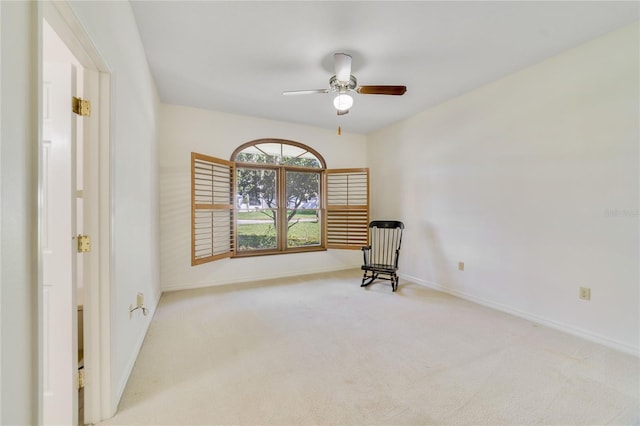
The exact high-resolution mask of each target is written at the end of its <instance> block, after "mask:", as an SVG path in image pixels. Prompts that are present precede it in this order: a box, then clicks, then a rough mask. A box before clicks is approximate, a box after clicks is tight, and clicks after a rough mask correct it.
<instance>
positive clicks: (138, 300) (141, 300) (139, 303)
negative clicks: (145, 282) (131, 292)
mask: <svg viewBox="0 0 640 426" xmlns="http://www.w3.org/2000/svg"><path fill="white" fill-rule="evenodd" d="M142 305H144V294H143V293H138V296H137V297H136V307H137V308H139V307H141V306H142Z"/></svg>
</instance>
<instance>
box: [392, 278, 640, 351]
mask: <svg viewBox="0 0 640 426" xmlns="http://www.w3.org/2000/svg"><path fill="white" fill-rule="evenodd" d="M398 275H399V276H400V277H401V278H403V279H405V280H407V281H411V282H413V283H415V284H419V285H422V286H425V287H429V288H431V289H434V290H438V291H441V292H443V293H447V294H450V295H452V296H456V297H459V298H461V299H464V300H468V301H470V302H473V303H477V304H478V305H482V306H486V307H488V308H491V309H495V310H497V311H501V312H505V313H507V314H511V315H514V316H517V317H520V318H524V319H526V320H529V321H531V322H534V323H536V324H541V325H544V326H547V327H550V328H553V329H556V330H559V331H563V332H565V333H568V334H571V335H573V336H577V337H580V338H583V339H585V340H589V341H592V342H595V343H599V344H601V345H604V346H607V347H609V348H611V349H615V350H617V351H620V352H624V353H627V354H630V355H634V356H636V357H640V348H638V347H635V346H631V345H628V344H626V343H622V342H618V341H616V340H613V339H611V338H609V337H607V336H602V335H600V334H596V333H592V332H590V331H587V330H583V329H581V328H578V327H574V326H572V325H569V324H565V323H562V322H558V321H554V320H550V319H548V318H544V317H541V316H538V315H535V314H532V313H529V312H526V311H522V310H520V309H515V308H513V307H511V306H508V305H504V304H502V303H496V302H493V301H491V300H487V299H483V298H480V297H477V296H473V295H470V294H467V293H464V292H461V291H458V290H454V289H450V288H446V287H443V286H441V285H440V284H436V283H433V282H430V281H426V280H422V279H420V278H416V277H412V276H410V275H406V274H398Z"/></svg>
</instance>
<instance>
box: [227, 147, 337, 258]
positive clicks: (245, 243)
mask: <svg viewBox="0 0 640 426" xmlns="http://www.w3.org/2000/svg"><path fill="white" fill-rule="evenodd" d="M231 159H232V161H234V162H235V165H236V172H235V178H236V179H235V182H236V184H235V194H236V195H235V196H236V255H242V254H256V253H258V252H268V253H271V252H273V251H276V252H286V251H306V250H310V249H318V248H324V244H323V238H322V215H321V204H322V203H321V200H322V196H321V195H322V192H321V187H322V181H323V177H324V170H325V162H324V159H323V158H322V157H321V156H320V154H318V153H317V152H315V151H314V150H313V149H311V148H309V147H307V146H305V145H302V144H300V143H297V142H292V141H285V140H271V139H268V140H258V141H253V142H249V143H247V144H244V145H242V146H240V147H239V148H238V149H236V151H235V152H234V153H233V155H232V158H231Z"/></svg>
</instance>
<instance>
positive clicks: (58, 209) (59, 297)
mask: <svg viewBox="0 0 640 426" xmlns="http://www.w3.org/2000/svg"><path fill="white" fill-rule="evenodd" d="M43 80H44V81H43V96H42V97H43V105H42V108H43V138H42V139H43V140H42V144H41V154H40V155H41V163H40V167H41V168H40V175H41V179H42V181H41V194H40V197H41V214H42V217H41V239H42V241H41V244H42V267H43V271H42V272H43V287H44V288H43V298H42V315H43V316H42V321H43V324H42V325H43V328H42V330H43V362H44V366H43V381H44V382H43V389H44V395H43V423H44V424H45V425H75V424H77V416H78V413H77V412H78V395H77V384H76V380H77V373H78V371H77V365H78V360H77V359H78V353H77V347H78V343H77V328H76V327H77V307H76V291H75V289H76V283H75V280H76V272H75V264H76V261H75V260H76V255H75V254H74V253H75V250H74V248H76V240H75V239H74V236H75V235H76V233H75V231H76V199H75V197H76V190H75V188H76V184H75V138H76V123H75V115H74V114H73V113H72V112H71V99H72V96H73V94H74V93H75V86H76V84H75V70H74V68H73V66H72V65H71V64H69V63H54V62H45V63H44V64H43Z"/></svg>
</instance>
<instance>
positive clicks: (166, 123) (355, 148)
mask: <svg viewBox="0 0 640 426" xmlns="http://www.w3.org/2000/svg"><path fill="white" fill-rule="evenodd" d="M160 111H161V114H160V118H161V119H160V155H159V157H160V183H161V184H160V200H161V242H160V258H161V269H160V272H161V273H160V276H161V279H162V283H161V286H162V289H163V290H177V289H182V288H192V287H200V286H208V285H219V284H227V283H231V282H242V281H250V280H257V279H265V278H269V277H277V276H285V275H293V274H304V273H312V272H320V271H329V270H336V269H344V268H350V267H358V266H359V265H360V262H361V253H360V251H355V250H328V251H325V252H313V253H296V254H287V255H274V256H260V257H252V258H242V259H223V260H219V261H216V262H211V263H207V264H204V265H198V266H191V180H190V179H191V178H190V176H191V152H192V151H193V152H199V153H201V154H207V155H211V156H214V157H218V158H223V159H226V160H229V159H230V157H231V154H232V153H233V151H234V150H235V149H236V148H237V147H238V146H239V145H241V144H243V143H245V142H249V141H252V140H255V139H261V138H280V139H288V140H294V141H297V142H301V143H303V144H306V145H308V146H310V147H311V148H313V149H315V150H316V151H318V152H319V153H320V154H321V155H322V156H323V157H324V159H325V160H326V162H327V167H328V168H344V167H365V166H366V147H365V141H366V139H365V137H364V136H362V135H352V134H347V133H344V132H343V133H342V136H338V135H337V133H336V132H335V131H329V130H325V129H318V128H314V127H309V126H302V125H297V124H290V123H283V122H278V121H272V120H265V119H260V118H252V117H245V116H239V115H232V114H226V113H220V112H214V111H206V110H201V109H195V108H187V107H182V106H177V105H166V104H163V105H162V106H161V109H160Z"/></svg>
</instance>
